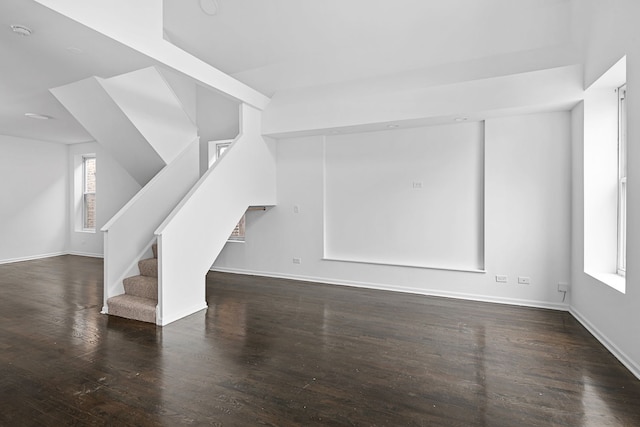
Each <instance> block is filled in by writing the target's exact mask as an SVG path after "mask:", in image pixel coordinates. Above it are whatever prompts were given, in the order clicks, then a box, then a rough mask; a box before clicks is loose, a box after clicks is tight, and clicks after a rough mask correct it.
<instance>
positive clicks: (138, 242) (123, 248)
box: [101, 138, 200, 313]
mask: <svg viewBox="0 0 640 427" xmlns="http://www.w3.org/2000/svg"><path fill="white" fill-rule="evenodd" d="M199 152H200V139H199V138H196V139H195V140H194V141H192V142H191V144H189V146H188V147H187V148H186V149H185V150H184V151H183V152H182V153H181V154H180V155H178V156H177V157H176V159H175V160H174V161H173V162H171V164H169V165H167V166H165V167H164V168H163V169H162V170H161V171H160V172H159V173H158V174H157V175H156V176H155V177H154V178H152V179H151V181H149V182H148V183H147V185H145V186H144V187H143V188H142V189H141V190H140V191H139V192H138V193H137V194H136V195H135V196H134V197H133V198H132V199H131V200H130V201H129V202H128V203H127V204H126V205H125V206H123V207H122V209H120V211H119V212H118V213H117V214H116V215H115V216H114V217H113V218H111V220H109V222H108V223H107V224H105V226H104V227H103V228H102V230H101V231H103V232H104V305H103V312H104V313H107V312H108V307H107V300H108V299H109V298H111V297H113V296H116V295H120V294H122V293H124V287H123V285H122V279H124V278H125V277H129V276H135V275H137V274H138V267H137V263H138V260H140V259H141V258H143V257H144V255H145V253H147V252H149V257H150V256H151V255H150V247H151V244H152V243H153V241H154V240H155V237H154V235H153V233H154V231H155V230H156V228H157V227H158V225H160V224H161V223H162V221H163V220H164V219H165V218H166V217H167V215H169V213H170V212H171V211H172V209H173V208H174V207H175V206H176V205H177V204H178V202H179V201H180V200H181V199H182V197H184V195H185V194H187V192H188V191H189V190H190V189H191V188H192V187H193V184H195V183H196V182H197V180H198V177H199Z"/></svg>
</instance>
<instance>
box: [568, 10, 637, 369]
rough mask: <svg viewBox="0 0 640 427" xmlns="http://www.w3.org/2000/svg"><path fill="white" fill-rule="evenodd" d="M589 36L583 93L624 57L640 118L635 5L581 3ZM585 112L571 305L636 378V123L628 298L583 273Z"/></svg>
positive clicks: (631, 103)
mask: <svg viewBox="0 0 640 427" xmlns="http://www.w3.org/2000/svg"><path fill="white" fill-rule="evenodd" d="M583 3H585V4H584V9H585V10H586V11H588V12H589V13H588V16H587V17H586V18H587V21H588V22H587V25H586V26H585V27H586V28H587V29H588V31H589V36H588V38H587V41H588V42H587V44H586V62H585V87H588V86H589V85H590V84H591V83H592V82H594V81H595V80H596V79H597V78H598V77H599V76H600V75H602V74H603V73H604V72H605V71H607V69H609V68H610V67H611V66H612V65H614V64H615V63H616V62H617V61H618V60H619V59H620V58H622V57H623V56H624V55H627V87H628V90H627V100H628V102H627V105H628V117H630V118H633V117H637V116H638V115H639V114H640V91H637V90H636V88H637V87H640V86H639V85H640V63H639V61H640V44H638V43H637V40H638V38H639V37H640V27H638V21H637V17H638V16H640V3H639V2H637V1H635V0H615V1H610V2H609V1H608V2H600V1H595V0H591V1H585V2H583ZM583 128H584V106H583V105H582V104H581V105H580V106H578V107H576V108H575V109H574V111H573V150H572V162H573V168H572V170H573V173H572V182H573V186H572V191H573V204H572V212H573V215H572V221H573V237H572V253H573V257H572V271H571V273H572V274H571V275H572V289H571V305H572V311H573V313H574V315H575V316H576V317H577V318H578V319H580V320H581V321H582V322H583V323H584V324H585V325H586V326H587V327H588V328H589V329H590V330H591V332H593V333H594V334H595V335H596V336H597V337H598V338H599V339H600V340H601V341H602V342H603V343H604V344H605V345H607V346H608V347H609V349H610V350H611V351H613V352H614V354H616V356H618V358H619V359H620V360H621V361H622V362H623V363H624V364H625V365H626V366H627V367H628V368H630V369H631V370H632V371H633V372H634V374H635V375H636V376H638V377H640V340H638V325H639V324H640V310H638V307H640V288H639V287H638V283H639V282H638V281H639V280H640V271H639V270H638V265H639V264H638V263H637V262H636V260H637V259H638V256H640V221H638V220H637V218H638V217H639V215H638V214H639V213H640V173H638V170H639V166H640V147H639V146H638V145H637V144H635V142H636V141H637V140H638V137H640V123H638V121H637V120H633V119H631V120H629V121H628V141H629V148H628V157H627V160H628V168H629V174H628V178H627V180H628V181H627V182H628V196H627V197H628V204H627V218H628V224H627V227H628V230H627V275H626V284H627V288H626V294H622V293H620V292H618V291H616V290H615V289H613V288H611V287H609V286H607V285H605V284H604V283H601V282H599V281H598V280H596V279H594V278H592V277H590V276H588V275H586V274H585V273H584V259H583V253H584V191H585V188H584V177H583V173H584V167H583V161H584V152H583V148H584V132H583Z"/></svg>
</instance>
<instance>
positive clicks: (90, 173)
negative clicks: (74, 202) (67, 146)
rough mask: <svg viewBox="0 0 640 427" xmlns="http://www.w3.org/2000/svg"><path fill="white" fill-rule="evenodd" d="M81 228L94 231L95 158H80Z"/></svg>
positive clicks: (90, 156)
mask: <svg viewBox="0 0 640 427" xmlns="http://www.w3.org/2000/svg"><path fill="white" fill-rule="evenodd" d="M82 228H83V229H84V230H95V229H96V157H95V156H93V155H85V156H82Z"/></svg>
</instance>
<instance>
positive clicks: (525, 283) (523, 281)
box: [518, 276, 531, 285]
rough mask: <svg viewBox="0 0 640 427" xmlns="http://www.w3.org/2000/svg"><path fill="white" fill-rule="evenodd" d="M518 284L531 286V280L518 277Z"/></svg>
mask: <svg viewBox="0 0 640 427" xmlns="http://www.w3.org/2000/svg"><path fill="white" fill-rule="evenodd" d="M518 283H519V284H521V285H530V284H531V278H530V277H525V276H518Z"/></svg>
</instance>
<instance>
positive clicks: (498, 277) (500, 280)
mask: <svg viewBox="0 0 640 427" xmlns="http://www.w3.org/2000/svg"><path fill="white" fill-rule="evenodd" d="M507 279H508V278H507V276H505V275H504V274H496V282H498V283H507Z"/></svg>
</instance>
